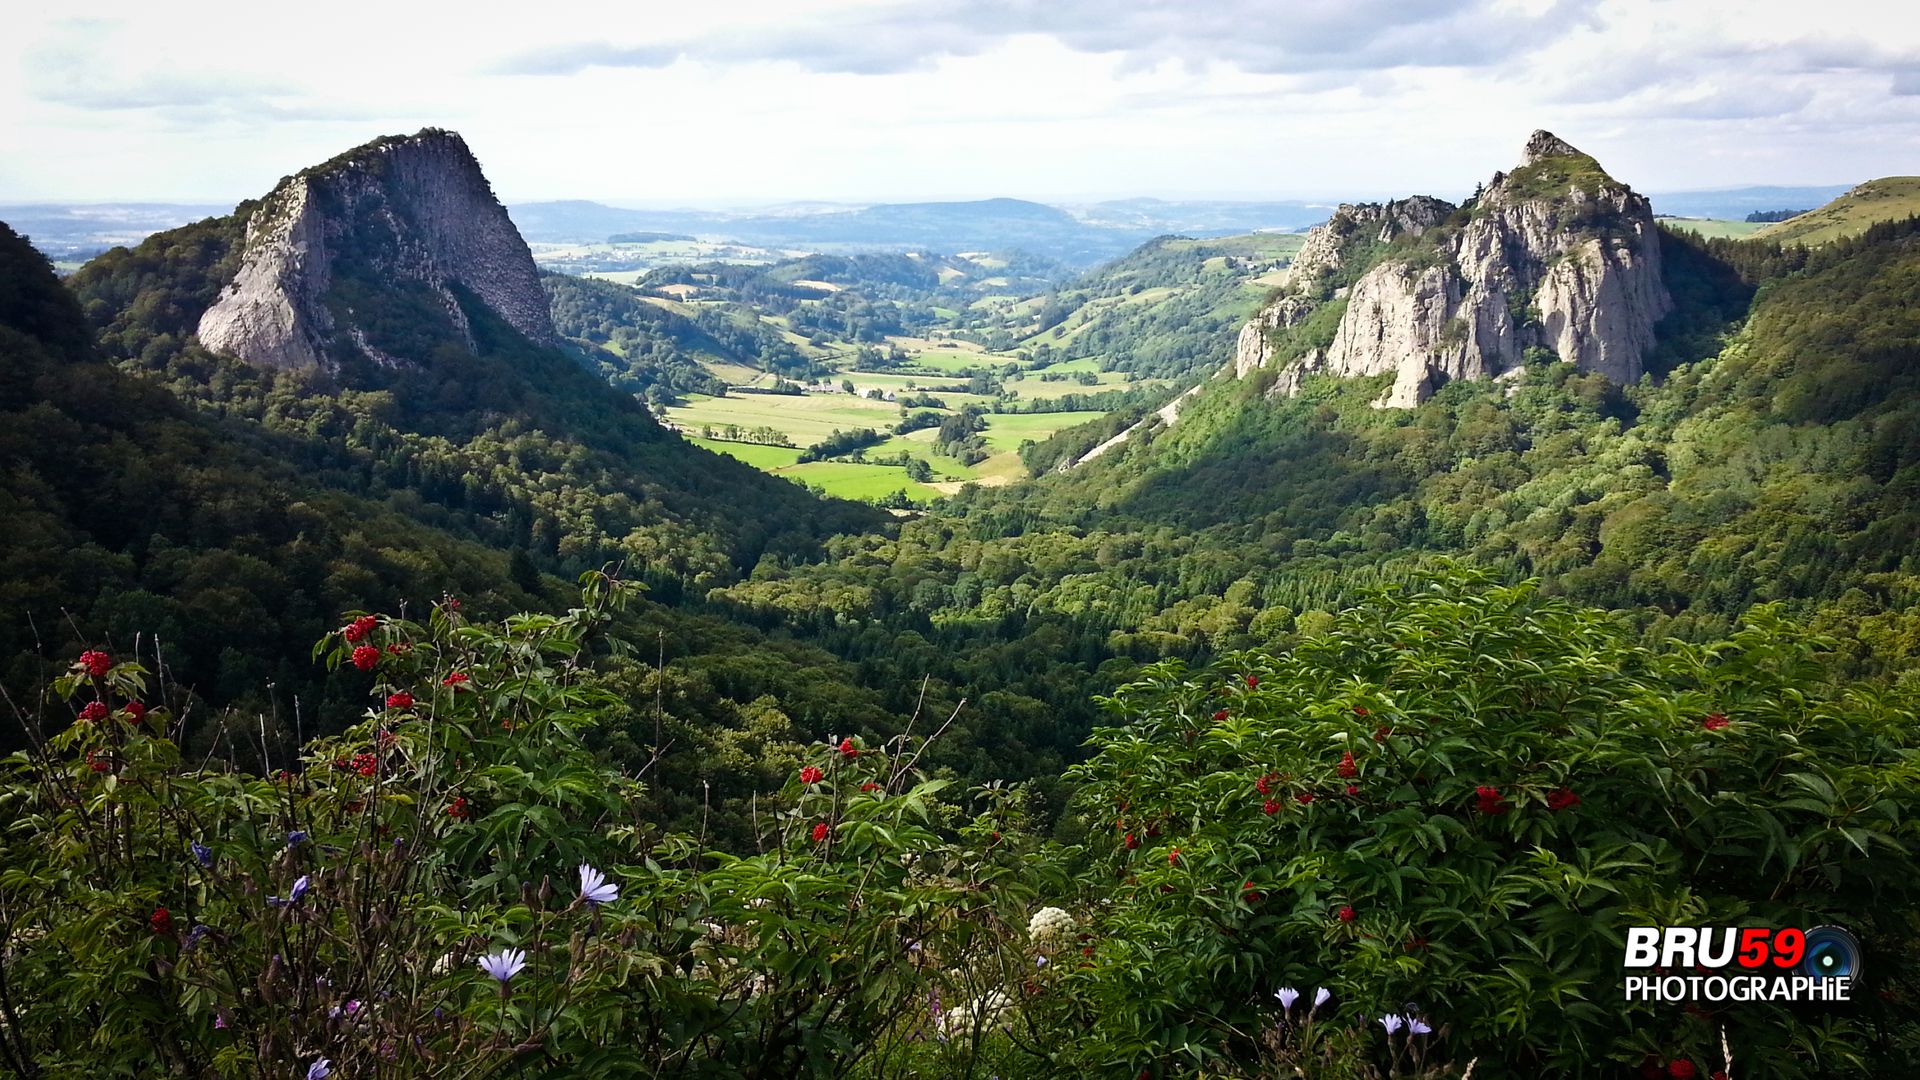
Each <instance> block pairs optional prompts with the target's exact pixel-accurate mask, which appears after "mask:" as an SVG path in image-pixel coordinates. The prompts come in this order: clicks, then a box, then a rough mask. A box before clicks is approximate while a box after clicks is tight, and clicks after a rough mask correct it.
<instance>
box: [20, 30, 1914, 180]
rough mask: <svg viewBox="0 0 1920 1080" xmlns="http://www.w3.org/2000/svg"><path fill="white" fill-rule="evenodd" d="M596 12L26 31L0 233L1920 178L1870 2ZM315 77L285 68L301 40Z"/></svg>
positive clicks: (1899, 55) (1892, 37)
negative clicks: (438, 140) (554, 211)
mask: <svg viewBox="0 0 1920 1080" xmlns="http://www.w3.org/2000/svg"><path fill="white" fill-rule="evenodd" d="M1269 8H1271V5H1265V4H1259V3H1253V2H1250V0H1235V2H1225V3H1216V4H1209V5H1205V6H1196V5H1177V6H1176V5H1168V4H1164V3H1160V2H1155V0H1133V2H1121V3H1101V4H1088V3H1082V2H1062V3H1056V4H1049V5H1041V6H1035V5H1032V4H1027V3H1021V2H1015V0H992V2H981V3H963V2H960V0H936V2H930V3H919V4H898V3H854V2H849V0H795V2H790V3H781V4H772V3H762V2H755V3H751V4H744V5H727V6H725V7H724V10H721V6H718V5H715V6H710V7H709V8H702V9H691V8H688V7H686V6H683V5H661V4H640V5H616V4H612V3H590V4H579V5H573V6H570V7H567V8H564V9H560V8H556V9H554V10H552V11H551V12H543V13H542V16H543V17H541V18H539V19H537V20H530V19H526V18H524V17H523V18H520V19H518V20H515V21H512V22H507V21H502V20H499V19H496V18H490V17H487V16H485V15H482V14H477V13H473V12H464V11H463V12H461V13H460V17H450V16H448V15H446V14H443V13H438V12H423V11H420V10H417V9H414V8H411V7H408V8H398V7H395V6H393V5H374V4H372V3H368V2H366V0H347V2H344V3H342V4H340V5H337V6H336V7H334V8H333V9H331V10H330V11H329V12H328V14H327V15H326V16H325V17H302V18H301V19H300V20H299V21H297V22H295V21H292V20H291V19H290V18H289V17H286V16H281V15H279V14H277V13H268V12H264V11H263V10H262V9H259V8H258V7H256V6H246V7H242V6H240V5H237V4H232V3H227V2H224V0H222V2H213V3H207V2H202V3H195V4H189V5H185V6H184V7H174V8H172V9H170V10H167V11H158V10H154V9H152V8H150V7H148V6H140V5H134V4H131V3H125V2H115V3H91V4H81V5H79V6H78V7H66V8H62V9H60V10H59V11H57V12H56V11H53V10H38V11H26V12H21V13H18V14H17V15H16V16H15V17H14V19H13V20H12V21H13V23H14V24H15V25H14V27H13V28H12V29H13V31H14V32H13V33H12V34H10V35H9V37H8V40H7V41H6V42H4V43H0V64H4V68H5V72H6V78H4V79H0V141H3V142H4V143H5V144H6V145H8V146H9V147H14V148H18V152H16V153H13V154H9V155H7V156H6V158H5V159H4V160H0V201H4V202H8V203H26V202H37V203H45V202H66V203H72V202H80V201H121V202H126V201H147V202H176V203H221V202H226V203H231V202H232V201H234V200H237V199H240V198H248V197H253V196H257V195H259V194H261V193H263V192H265V191H266V190H268V189H269V188H271V187H272V185H273V184H274V182H275V181H277V180H278V179H279V178H280V177H282V176H284V175H287V174H289V173H292V172H294V171H297V170H298V169H300V168H302V167H305V166H306V165H309V164H312V163H314V162H317V161H321V160H324V159H326V158H327V157H330V156H332V155H333V154H335V153H338V152H340V151H341V150H343V149H346V148H348V147H351V146H354V145H357V144H359V143H362V142H365V141H367V140H368V139H371V138H374V137H376V136H379V135H383V134H391V133H395V132H408V131H412V130H415V129H418V128H420V127H423V126H444V127H449V128H453V129H455V130H458V131H460V132H462V133H463V134H464V135H465V136H466V137H467V139H468V141H469V143H470V145H472V147H473V149H474V152H475V154H476V155H477V156H478V157H479V158H480V160H481V162H482V164H483V165H484V166H485V167H486V169H487V171H488V174H489V176H490V177H491V178H492V179H493V182H494V186H495V188H496V190H497V191H498V192H499V193H500V195H501V196H502V198H503V199H505V200H506V201H509V202H535V201H548V200H553V199H562V198H580V199H589V200H593V201H599V202H608V203H613V204H617V205H622V204H623V205H645V206H662V205H673V206H709V207H711V206H726V205H732V206H740V205H749V204H767V203H776V202H793V201H816V200H817V201H834V202H857V203H859V202H877V201H885V202H899V201H913V202H919V201H942V200H947V199H965V198H981V197H1018V198H1028V199H1033V200H1035V201H1041V202H1087V201H1102V200H1104V199H1108V198H1127V197H1139V196H1141V195H1151V196H1155V197H1162V198H1170V199H1209V200H1214V199H1224V200H1235V201H1275V200H1308V201H1312V200H1329V201H1332V200H1339V199H1353V198H1363V197H1377V196H1382V195H1396V194H1406V193H1409V192H1413V191H1431V192H1435V193H1447V192H1465V191H1469V190H1471V189H1472V187H1473V185H1474V183H1475V182H1477V181H1479V180H1483V179H1485V178H1486V177H1487V176H1488V175H1489V174H1491V173H1492V172H1493V171H1494V170H1495V169H1503V168H1509V167H1511V166H1512V165H1513V164H1514V163H1515V161H1516V160H1517V158H1518V156H1519V151H1520V147H1521V144H1522V143H1523V142H1524V140H1525V139H1526V137H1527V135H1528V133H1529V132H1531V131H1532V130H1534V129H1535V128H1542V127H1544V128H1547V129H1549V130H1552V131H1554V132H1555V133H1557V134H1559V135H1560V136H1562V137H1563V138H1565V139H1567V140H1568V141H1570V142H1572V143H1573V144H1574V145H1576V146H1578V147H1580V148H1581V149H1583V150H1586V151H1587V152H1589V153H1592V154H1594V155H1595V156H1596V157H1598V158H1599V159H1600V161H1601V162H1602V163H1603V164H1604V165H1606V167H1607V168H1608V169H1609V171H1611V172H1612V173H1614V175H1616V176H1617V177H1618V178H1620V179H1621V180H1623V181H1625V182H1627V183H1629V184H1631V185H1633V186H1634V187H1635V188H1636V189H1638V190H1641V191H1651V192H1662V191H1672V192H1680V191H1689V190H1712V189H1721V188H1729V187H1739V186H1750V185H1756V184H1759V185H1779V186H1810V185H1831V184H1850V183H1856V182H1859V181H1861V180H1865V179H1869V178H1872V177H1877V176H1884V175H1889V174H1904V173H1915V172H1920V151H1916V149H1915V148H1916V147H1920V20H1913V19H1907V18H1900V17H1897V16H1898V14H1899V12H1900V10H1901V9H1899V8H1895V7H1893V6H1892V5H1889V4H1885V3H1875V2H1871V0H1838V2H1836V3H1832V4H1828V5H1825V6H1823V9H1822V12H1821V20H1820V23H1819V25H1818V26H1815V27H1807V26H1805V25H1803V22H1804V8H1803V7H1801V6H1800V5H1798V4H1791V3H1787V2H1785V0H1766V2H1763V3H1755V4H1742V5H1738V6H1737V8H1729V9H1724V10H1723V9H1722V7H1721V6H1720V5H1709V4H1677V3H1672V2H1664V0H1445V2H1441V3H1433V4H1426V5H1420V6H1419V7H1418V8H1417V9H1412V10H1409V9H1408V8H1407V5H1404V4H1398V3H1393V2H1390V0H1349V2H1344V3H1339V4H1333V3H1304V4H1297V5H1291V6H1289V7H1288V8H1287V9H1285V10H1269ZM290 41H291V42H297V47H295V48H289V42H290Z"/></svg>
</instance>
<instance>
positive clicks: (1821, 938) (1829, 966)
mask: <svg viewBox="0 0 1920 1080" xmlns="http://www.w3.org/2000/svg"><path fill="white" fill-rule="evenodd" d="M1799 974H1801V975H1805V976H1807V977H1808V978H1811V979H1816V980H1817V979H1838V978H1854V979H1858V978H1859V977H1860V943H1859V942H1858V941H1856V940H1854V936H1853V935H1852V934H1850V933H1848V932H1847V931H1845V930H1842V929H1840V928H1839V927H1837V926H1816V927H1814V928H1813V929H1811V930H1809V931H1807V955H1806V956H1805V958H1803V959H1802V960H1801V961H1800V970H1799Z"/></svg>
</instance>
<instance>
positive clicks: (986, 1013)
mask: <svg viewBox="0 0 1920 1080" xmlns="http://www.w3.org/2000/svg"><path fill="white" fill-rule="evenodd" d="M1048 910H1049V911H1058V910H1059V909H1058V908H1049V909H1048ZM1061 914H1065V912H1061ZM1012 1007H1013V999H1012V998H1009V997H1008V996H1007V995H1006V992H1005V991H1003V990H995V991H994V992H993V993H991V994H988V995H987V996H985V997H981V998H975V999H974V1000H972V1001H969V1002H967V1003H966V1004H965V1005H962V1006H960V1007H959V1008H956V1009H948V1010H947V1011H946V1012H944V1013H941V1014H940V1022H939V1029H940V1033H941V1034H942V1035H957V1034H961V1033H964V1032H972V1031H984V1030H986V1029H987V1028H990V1027H994V1026H995V1025H998V1024H1000V1018H1001V1016H1002V1015H1003V1014H1005V1013H1006V1011H1007V1010H1008V1009H1010V1008H1012Z"/></svg>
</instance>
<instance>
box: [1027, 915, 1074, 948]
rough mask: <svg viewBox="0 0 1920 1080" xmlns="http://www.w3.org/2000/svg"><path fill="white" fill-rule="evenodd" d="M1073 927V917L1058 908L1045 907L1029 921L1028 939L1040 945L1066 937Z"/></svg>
mask: <svg viewBox="0 0 1920 1080" xmlns="http://www.w3.org/2000/svg"><path fill="white" fill-rule="evenodd" d="M1073 927H1074V922H1073V916H1071V915H1069V914H1067V913H1066V912H1065V911H1062V910H1060V909H1059V908H1057V907H1043V908H1041V909H1040V910H1039V911H1036V912H1034V913H1033V918H1031V919H1028V920H1027V937H1028V938H1030V939H1031V940H1032V941H1033V942H1034V943H1036V944H1039V943H1042V942H1047V941H1052V940H1055V939H1056V938H1063V937H1066V936H1067V935H1068V934H1071V933H1073Z"/></svg>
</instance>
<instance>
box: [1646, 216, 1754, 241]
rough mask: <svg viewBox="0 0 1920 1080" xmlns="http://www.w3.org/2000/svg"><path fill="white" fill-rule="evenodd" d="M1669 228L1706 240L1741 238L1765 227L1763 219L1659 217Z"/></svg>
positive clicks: (1661, 222)
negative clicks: (1732, 219)
mask: <svg viewBox="0 0 1920 1080" xmlns="http://www.w3.org/2000/svg"><path fill="white" fill-rule="evenodd" d="M1660 224H1662V225H1665V226H1666V227H1667V228H1669V229H1681V230H1685V231H1686V232H1690V233H1694V234H1696V235H1698V236H1702V237H1705V238H1706V239H1708V240H1720V239H1727V240H1741V239H1745V238H1746V237H1749V236H1752V235H1753V234H1754V233H1757V232H1759V231H1760V230H1761V229H1764V228H1766V227H1767V223H1766V222H1763V221H1726V220H1722V219H1720V218H1661V219H1660Z"/></svg>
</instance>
